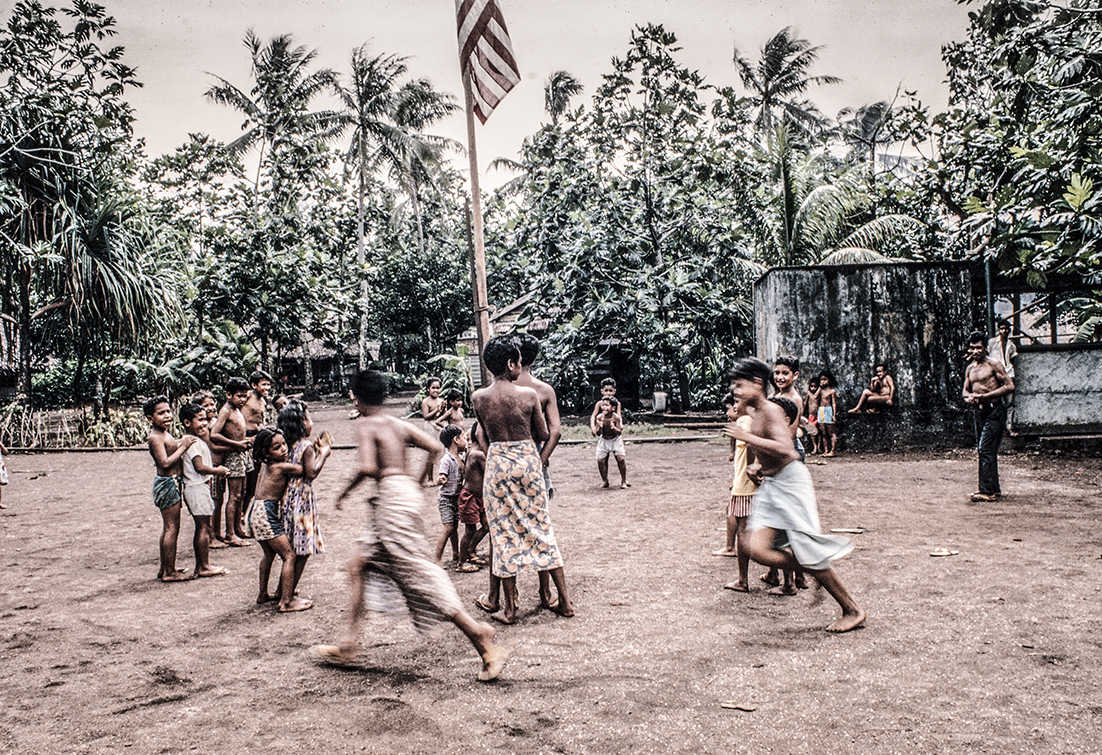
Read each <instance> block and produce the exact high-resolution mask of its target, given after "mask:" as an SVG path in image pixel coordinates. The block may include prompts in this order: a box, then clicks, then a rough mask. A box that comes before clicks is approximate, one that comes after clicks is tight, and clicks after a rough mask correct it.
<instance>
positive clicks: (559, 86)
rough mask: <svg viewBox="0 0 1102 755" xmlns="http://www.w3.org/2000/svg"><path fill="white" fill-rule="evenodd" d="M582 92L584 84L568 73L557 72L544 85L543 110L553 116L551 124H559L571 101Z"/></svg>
mask: <svg viewBox="0 0 1102 755" xmlns="http://www.w3.org/2000/svg"><path fill="white" fill-rule="evenodd" d="M581 91H582V82H580V81H578V79H576V78H574V76H573V75H572V74H571V73H570V72H568V71H555V72H554V73H552V74H551V75H550V76H548V77H547V83H546V84H544V85H543V109H544V110H546V111H547V114H548V115H550V116H551V123H552V124H558V122H559V118H561V117H562V114H563V113H565V112H566V108H567V107H568V106H569V105H570V100H571V99H572V98H573V97H574V96H575V95H577V94H579V93H581Z"/></svg>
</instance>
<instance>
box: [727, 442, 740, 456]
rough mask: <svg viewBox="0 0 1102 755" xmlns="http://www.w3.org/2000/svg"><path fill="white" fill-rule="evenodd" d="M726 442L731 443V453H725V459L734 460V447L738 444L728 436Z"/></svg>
mask: <svg viewBox="0 0 1102 755" xmlns="http://www.w3.org/2000/svg"><path fill="white" fill-rule="evenodd" d="M727 442H728V443H730V444H731V453H729V454H728V455H727V461H734V460H735V448H736V447H737V446H738V441H737V440H735V439H734V438H728V439H727Z"/></svg>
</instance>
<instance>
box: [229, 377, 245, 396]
mask: <svg viewBox="0 0 1102 755" xmlns="http://www.w3.org/2000/svg"><path fill="white" fill-rule="evenodd" d="M247 390H249V384H248V383H246V382H245V378H240V377H231V378H230V379H229V380H227V381H226V395H227V396H232V395H233V394H235V393H241V391H247Z"/></svg>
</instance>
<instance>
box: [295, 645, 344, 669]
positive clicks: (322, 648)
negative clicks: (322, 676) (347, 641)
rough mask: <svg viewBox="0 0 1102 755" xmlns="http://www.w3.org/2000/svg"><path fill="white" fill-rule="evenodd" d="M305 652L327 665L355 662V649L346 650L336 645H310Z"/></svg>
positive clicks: (342, 664)
mask: <svg viewBox="0 0 1102 755" xmlns="http://www.w3.org/2000/svg"><path fill="white" fill-rule="evenodd" d="M306 654H307V655H309V656H310V657H311V658H313V659H314V660H315V661H316V662H318V663H324V664H325V665H327V666H352V665H355V663H356V653H355V651H352V652H347V651H345V649H344V648H340V647H337V646H336V645H312V646H311V647H310V648H309V649H307V651H306Z"/></svg>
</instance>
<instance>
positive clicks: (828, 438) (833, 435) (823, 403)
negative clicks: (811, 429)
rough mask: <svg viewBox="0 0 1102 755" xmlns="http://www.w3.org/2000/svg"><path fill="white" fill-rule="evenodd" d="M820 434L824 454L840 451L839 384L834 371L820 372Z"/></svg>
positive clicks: (829, 454)
mask: <svg viewBox="0 0 1102 755" xmlns="http://www.w3.org/2000/svg"><path fill="white" fill-rule="evenodd" d="M819 435H820V436H822V439H823V451H825V453H824V454H823V456H834V455H835V454H837V453H838V384H837V382H835V380H834V373H832V372H831V371H830V370H823V371H822V372H820V373H819Z"/></svg>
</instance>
